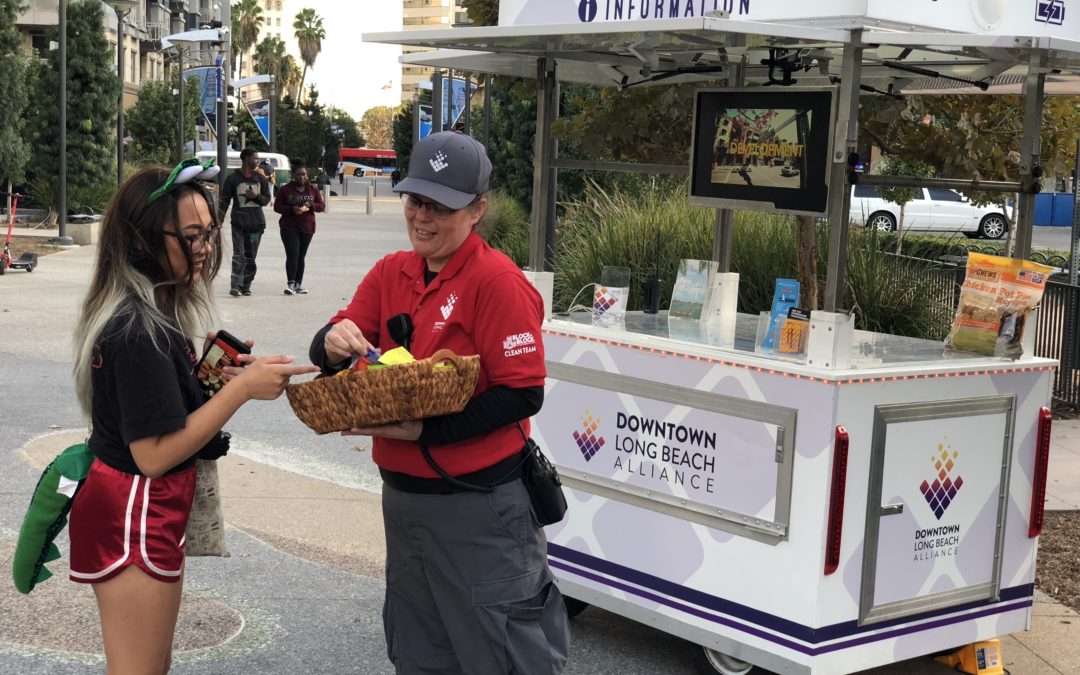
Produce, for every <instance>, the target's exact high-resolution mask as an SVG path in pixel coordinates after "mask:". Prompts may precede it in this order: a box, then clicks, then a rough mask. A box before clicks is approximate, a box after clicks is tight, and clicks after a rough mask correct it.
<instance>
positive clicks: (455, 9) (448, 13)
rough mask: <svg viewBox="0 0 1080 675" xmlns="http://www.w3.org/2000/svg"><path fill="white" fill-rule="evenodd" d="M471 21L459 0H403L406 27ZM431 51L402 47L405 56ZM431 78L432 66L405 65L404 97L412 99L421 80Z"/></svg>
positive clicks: (425, 26)
mask: <svg viewBox="0 0 1080 675" xmlns="http://www.w3.org/2000/svg"><path fill="white" fill-rule="evenodd" d="M466 23H468V16H467V15H466V13H465V8H464V7H462V6H461V5H460V4H458V1H457V0H402V3H401V24H402V28H403V29H404V30H424V29H431V28H450V27H451V26H455V25H461V24H466ZM425 51H429V50H428V49H426V48H423V47H402V48H401V53H402V54H403V55H408V54H415V53H416V52H425ZM430 79H431V68H423V67H419V66H412V65H409V64H402V66H401V100H402V102H410V101H412V100H413V98H414V97H415V96H416V94H417V90H418V89H419V86H420V82H426V81H428V80H430Z"/></svg>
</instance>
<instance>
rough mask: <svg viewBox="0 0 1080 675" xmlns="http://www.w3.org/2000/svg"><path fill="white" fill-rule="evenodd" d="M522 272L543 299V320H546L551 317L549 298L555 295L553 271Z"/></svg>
mask: <svg viewBox="0 0 1080 675" xmlns="http://www.w3.org/2000/svg"><path fill="white" fill-rule="evenodd" d="M524 274H525V278H526V279H528V280H529V282H530V283H532V285H533V286H534V287H535V288H536V290H537V292H538V293H540V297H542V298H543V299H544V320H545V321H547V320H548V319H550V318H551V298H552V297H553V296H554V295H555V273H554V272H534V271H532V270H524Z"/></svg>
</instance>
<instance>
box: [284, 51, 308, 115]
mask: <svg viewBox="0 0 1080 675" xmlns="http://www.w3.org/2000/svg"><path fill="white" fill-rule="evenodd" d="M302 80H303V76H302V75H301V73H300V67H299V66H297V65H296V59H294V58H293V57H292V54H286V55H285V59H284V61H283V62H282V64H281V87H282V90H283V91H287V92H289V94H291V95H292V99H293V100H294V101H296V102H297V103H298V104H299V103H300V94H301V91H300V86H301V85H300V83H301V82H302Z"/></svg>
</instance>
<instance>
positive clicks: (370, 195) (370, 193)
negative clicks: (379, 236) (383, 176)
mask: <svg viewBox="0 0 1080 675" xmlns="http://www.w3.org/2000/svg"><path fill="white" fill-rule="evenodd" d="M373 213H375V186H374V185H369V186H368V189H367V214H368V215H369V216H370V215H371V214H373Z"/></svg>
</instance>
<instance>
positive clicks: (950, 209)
mask: <svg viewBox="0 0 1080 675" xmlns="http://www.w3.org/2000/svg"><path fill="white" fill-rule="evenodd" d="M917 190H918V193H917V194H916V196H915V198H914V199H912V200H911V201H910V202H908V203H907V204H906V205H905V206H904V230H905V231H908V230H911V231H916V230H918V231H922V232H946V233H948V232H963V233H964V234H965V235H967V236H969V237H983V238H985V239H1001V238H1002V237H1003V236H1005V232H1007V231H1008V229H1009V226H1008V222H1009V221H1008V220H1006V218H1005V214H1003V213H1002V212H1001V211H999V210H998V208H997V207H995V206H973V205H972V204H971V202H969V201H968V200H967V199H966V198H965V197H964V196H963V195H961V194H960V193H959V192H956V191H955V190H946V189H944V188H917ZM850 217H851V222H853V223H855V224H856V225H868V226H870V227H876V228H878V229H879V230H882V231H885V232H895V231H896V227H897V223H899V222H900V205H899V204H894V203H892V202H887V201H885V200H884V199H882V198H881V195H879V194H878V191H877V188H876V187H873V186H870V185H855V186H853V187H852V192H851V212H850Z"/></svg>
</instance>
